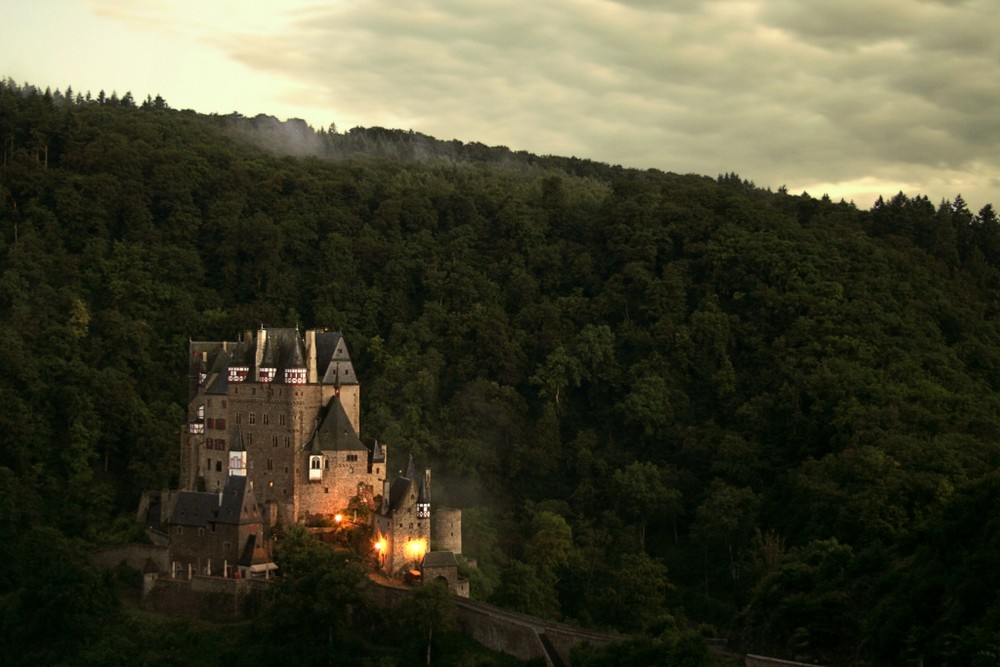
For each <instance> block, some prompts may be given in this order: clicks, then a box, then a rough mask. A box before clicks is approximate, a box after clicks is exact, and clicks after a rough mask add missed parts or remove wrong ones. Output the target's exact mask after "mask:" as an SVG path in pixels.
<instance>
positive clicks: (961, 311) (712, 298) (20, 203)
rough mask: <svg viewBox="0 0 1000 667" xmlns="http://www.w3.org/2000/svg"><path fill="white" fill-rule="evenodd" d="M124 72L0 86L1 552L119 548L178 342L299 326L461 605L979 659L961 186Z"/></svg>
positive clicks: (936, 659) (982, 299)
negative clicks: (798, 178)
mask: <svg viewBox="0 0 1000 667" xmlns="http://www.w3.org/2000/svg"><path fill="white" fill-rule="evenodd" d="M101 97H102V96H98V98H101ZM126 97H127V98H128V102H126V101H125V98H120V99H117V100H116V101H115V102H112V101H111V100H110V99H109V98H103V100H102V99H96V100H95V99H94V98H92V97H90V98H89V99H88V96H86V95H84V96H80V95H77V94H71V91H69V90H67V91H66V92H65V93H60V94H54V93H51V92H42V91H40V90H38V89H36V88H34V87H31V86H18V85H15V84H14V83H13V82H11V81H9V80H8V81H7V82H5V83H4V85H3V86H2V88H0V141H2V143H0V149H2V151H0V156H2V159H0V341H2V344H0V363H2V366H3V368H4V372H3V373H2V374H0V401H2V403H3V404H4V405H5V406H6V409H5V410H3V411H2V412H0V432H2V433H3V440H2V443H3V444H2V448H0V504H2V506H3V508H4V509H3V511H2V512H0V523H2V525H3V528H4V529H5V530H4V533H5V536H7V539H5V540H2V541H0V558H3V560H4V562H8V561H10V562H14V561H17V559H18V558H20V557H21V555H20V554H22V553H23V545H24V544H32V543H33V542H32V540H36V538H37V535H36V531H37V530H38V528H37V527H38V526H46V527H48V528H47V529H50V530H52V531H56V532H57V534H59V535H61V536H63V537H64V538H65V539H66V540H70V541H75V540H80V541H82V543H84V544H89V545H97V544H103V543H108V542H111V541H114V540H119V539H124V536H126V535H127V534H128V533H129V530H130V526H131V518H130V516H131V513H134V508H135V505H136V502H137V499H138V495H139V492H140V491H141V490H142V489H148V488H161V487H166V486H168V485H170V484H171V483H175V477H176V468H177V459H178V456H177V447H178V428H179V425H180V424H181V423H182V421H183V419H184V409H183V402H184V400H185V398H186V397H185V393H184V392H185V388H186V380H185V376H184V374H185V373H186V367H185V355H186V346H187V342H188V340H189V339H190V338H195V339H203V340H208V339H216V340H219V339H222V340H225V339H231V338H232V336H233V335H235V334H236V333H237V332H239V331H242V330H244V329H246V328H248V327H254V326H257V325H259V324H261V323H263V324H267V325H273V326H296V325H298V326H300V327H303V328H305V327H328V328H330V329H333V330H340V331H342V332H344V334H345V336H346V338H347V341H348V344H349V345H350V347H351V352H352V356H353V358H354V360H355V367H356V369H357V372H358V374H359V376H360V379H361V382H362V387H363V394H364V396H363V410H362V415H361V419H362V436H363V437H366V438H372V437H377V438H378V439H379V440H380V441H384V442H386V443H388V444H389V446H390V454H391V455H392V456H394V457H399V458H396V459H395V460H391V461H390V464H391V465H392V466H394V467H400V468H401V467H403V466H404V463H403V460H404V459H403V457H405V456H407V455H408V454H410V453H412V454H413V456H414V457H415V458H416V459H417V460H418V461H419V462H421V463H426V464H429V465H431V466H432V467H433V468H434V476H435V481H436V488H435V492H436V494H437V496H436V499H435V500H436V502H440V503H446V504H449V505H453V506H459V507H463V508H464V510H465V513H464V524H465V528H466V531H465V549H464V551H465V552H466V554H467V555H468V556H470V557H474V558H475V559H476V560H477V562H478V568H477V569H470V570H469V576H470V577H471V578H472V583H473V595H474V596H476V597H479V598H481V599H486V600H489V601H491V602H495V603H497V604H501V605H504V606H507V607H510V608H513V609H517V610H520V611H524V612H527V613H532V614H537V615H540V616H546V617H550V618H556V619H561V620H567V621H570V622H576V623H580V624H584V625H588V626H596V627H607V628H615V629H619V630H622V631H624V632H630V633H637V634H638V635H640V636H643V637H646V638H647V641H648V642H653V643H654V644H655V643H656V642H660V644H657V646H660V647H661V648H662V647H667V648H665V649H663V650H673V649H674V648H676V647H677V645H678V644H677V642H683V641H684V639H683V637H684V636H685V635H684V632H685V629H686V628H687V627H688V626H689V625H690V624H691V623H692V622H694V621H697V622H701V623H704V624H706V632H711V633H714V632H716V631H717V632H719V633H721V634H724V635H726V636H728V637H730V638H731V640H732V641H733V642H734V644H735V645H736V646H738V647H742V648H744V649H746V650H747V651H750V652H754V653H769V654H772V655H777V656H780V657H787V658H796V659H802V660H818V661H823V662H826V663H829V664H865V663H868V664H913V663H914V662H915V661H917V660H920V659H923V660H924V663H925V664H956V665H958V664H966V665H967V664H992V663H993V662H995V659H996V654H997V652H998V651H1000V632H998V630H997V628H998V627H1000V597H998V593H997V591H1000V580H998V575H997V574H996V573H995V571H994V570H995V568H994V565H995V563H996V562H998V560H1000V538H998V535H1000V533H998V531H997V519H996V518H995V517H997V516H1000V473H998V472H997V469H998V464H1000V446H998V437H997V436H998V433H1000V400H998V394H997V390H998V385H1000V327H998V323H997V315H998V308H1000V299H998V296H1000V222H998V220H997V217H996V214H995V212H994V210H993V208H992V206H989V205H987V206H985V207H983V208H982V209H981V210H979V211H978V212H972V211H970V210H969V209H968V208H967V206H966V204H965V202H964V201H963V200H962V198H961V197H960V196H956V197H955V198H954V200H951V201H942V202H940V203H938V204H934V203H932V202H931V201H929V200H928V199H927V198H926V197H923V196H916V197H909V196H906V195H904V194H901V193H900V194H898V195H896V196H894V197H891V198H889V199H880V200H879V201H878V202H876V203H875V205H874V206H873V207H872V208H871V209H870V210H863V209H859V208H858V207H857V206H855V205H854V204H852V203H845V202H843V201H841V202H833V201H831V200H830V199H829V198H826V197H822V198H818V199H817V198H814V197H811V196H809V195H807V194H805V193H803V194H802V195H798V196H795V195H790V194H788V193H787V192H785V191H784V190H783V189H782V190H779V191H778V192H771V191H769V190H766V189H761V188H758V187H756V186H755V185H754V184H753V183H751V182H749V181H747V180H744V179H741V178H740V177H739V176H737V175H736V174H724V175H721V176H719V177H718V178H708V177H701V176H692V175H687V176H683V175H676V174H669V173H662V172H658V171H654V170H650V171H638V170H630V169H624V168H622V167H616V166H609V165H603V164H600V163H595V162H588V161H584V160H577V159H573V158H557V157H537V156H532V155H529V154H526V153H514V152H512V151H509V150H508V149H505V148H503V147H498V148H488V147H485V146H481V145H478V144H462V143H461V142H443V141H437V140H434V139H433V138H430V137H426V136H424V135H416V134H414V133H409V132H400V131H391V130H383V129H379V128H375V129H364V128H356V129H354V130H351V131H349V132H347V133H338V132H336V130H335V128H330V129H329V130H321V131H313V130H312V129H311V128H308V127H307V126H304V124H300V123H295V122H293V123H291V124H287V123H286V124H282V123H277V122H276V121H273V119H271V120H269V119H268V118H267V117H258V118H257V119H247V118H243V117H239V116H235V115H233V116H205V115H201V114H198V113H195V112H193V111H178V110H174V109H171V108H170V107H169V105H168V104H167V103H166V102H165V101H164V100H162V98H157V99H150V100H147V101H146V103H143V104H136V103H135V102H134V101H133V100H131V95H128V96H126ZM289 133H290V134H289ZM289 136H294V137H295V142H297V143H296V144H295V145H296V146H298V147H293V146H292V145H291V142H290V143H289V145H288V146H286V147H285V149H284V150H282V151H280V152H281V153H283V154H280V155H276V154H275V153H274V152H272V151H271V150H265V148H274V147H275V146H274V143H275V142H276V141H277V140H278V139H279V138H281V137H285V138H288V137H289ZM36 541H37V540H36ZM74 543H75V544H79V543H77V542H74ZM12 572H13V570H0V595H7V596H8V597H7V599H10V596H11V595H14V594H15V593H16V592H17V591H19V590H22V589H21V588H19V586H20V584H19V581H18V579H17V578H16V577H15V576H14V574H12ZM95 585H97V584H95ZM709 625H711V626H714V630H713V628H711V627H708V626H709ZM678 638H680V639H678ZM671 647H673V648H671ZM636 650H637V651H640V649H636ZM641 650H653V649H650V648H649V645H646V646H645V648H643V649H641ZM594 659H595V660H597V661H598V662H599V661H600V659H601V658H598V657H595V658H594Z"/></svg>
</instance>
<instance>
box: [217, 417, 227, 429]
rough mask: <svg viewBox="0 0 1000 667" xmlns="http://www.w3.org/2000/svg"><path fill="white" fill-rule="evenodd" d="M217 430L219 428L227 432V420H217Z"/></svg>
mask: <svg viewBox="0 0 1000 667" xmlns="http://www.w3.org/2000/svg"><path fill="white" fill-rule="evenodd" d="M215 428H217V429H218V430H220V431H225V430H226V420H225V419H222V418H221V417H220V418H219V419H216V420H215Z"/></svg>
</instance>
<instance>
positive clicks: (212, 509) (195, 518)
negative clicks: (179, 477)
mask: <svg viewBox="0 0 1000 667" xmlns="http://www.w3.org/2000/svg"><path fill="white" fill-rule="evenodd" d="M220 496H221V498H220ZM244 508H245V509H246V512H244ZM261 520H262V519H261V514H260V508H259V507H258V506H257V501H256V499H255V498H254V495H253V490H252V487H251V486H250V484H249V481H248V480H247V478H246V477H241V476H238V475H233V476H230V477H229V479H228V481H227V482H226V486H225V487H224V488H223V489H222V492H221V493H208V492H205V491H181V492H180V493H179V494H178V496H177V504H176V505H174V511H173V514H172V515H171V516H170V523H171V524H173V525H179V526H205V525H207V524H208V523H210V522H216V523H228V524H243V523H257V522H260V521H261Z"/></svg>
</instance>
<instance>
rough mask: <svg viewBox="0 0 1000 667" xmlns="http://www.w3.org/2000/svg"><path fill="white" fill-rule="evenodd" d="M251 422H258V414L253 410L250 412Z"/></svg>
mask: <svg viewBox="0 0 1000 667" xmlns="http://www.w3.org/2000/svg"><path fill="white" fill-rule="evenodd" d="M250 423H251V424H256V423H257V415H256V414H255V413H253V412H251V413H250Z"/></svg>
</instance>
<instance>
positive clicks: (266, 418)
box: [264, 412, 270, 424]
mask: <svg viewBox="0 0 1000 667" xmlns="http://www.w3.org/2000/svg"><path fill="white" fill-rule="evenodd" d="M269 421H270V420H269V419H268V414H267V413H266V412H265V413H264V423H265V424H267V423H268V422H269Z"/></svg>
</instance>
